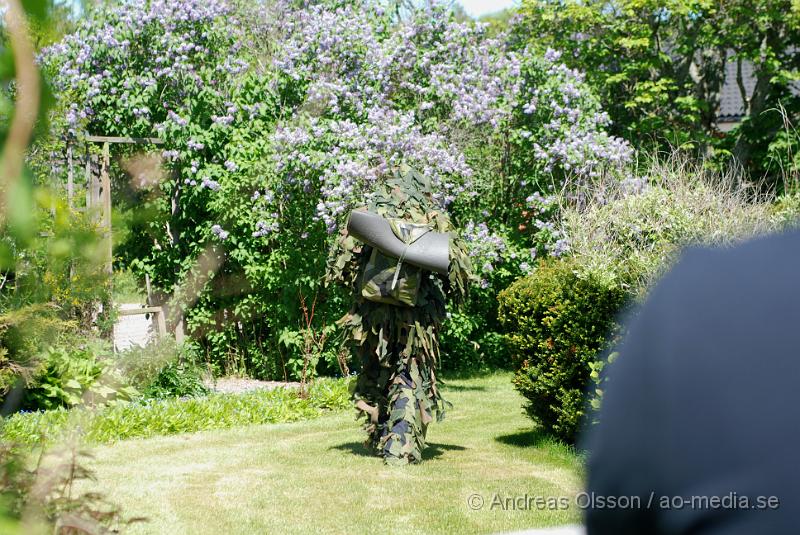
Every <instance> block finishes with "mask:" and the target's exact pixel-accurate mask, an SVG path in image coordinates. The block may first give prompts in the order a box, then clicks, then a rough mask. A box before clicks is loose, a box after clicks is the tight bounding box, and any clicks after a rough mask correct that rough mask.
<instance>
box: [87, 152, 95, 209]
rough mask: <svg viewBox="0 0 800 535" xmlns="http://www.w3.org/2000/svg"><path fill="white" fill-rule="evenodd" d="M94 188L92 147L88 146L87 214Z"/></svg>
mask: <svg viewBox="0 0 800 535" xmlns="http://www.w3.org/2000/svg"><path fill="white" fill-rule="evenodd" d="M92 188H94V179H93V178H92V149H91V148H90V147H89V146H87V147H86V214H87V215H88V214H89V210H90V209H91V207H92Z"/></svg>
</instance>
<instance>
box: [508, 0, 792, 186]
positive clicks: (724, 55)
mask: <svg viewBox="0 0 800 535" xmlns="http://www.w3.org/2000/svg"><path fill="white" fill-rule="evenodd" d="M520 16H521V23H520V24H519V26H518V27H517V31H516V32H515V40H516V41H517V43H518V45H519V46H523V45H524V46H531V47H536V48H539V49H540V50H541V49H544V48H546V47H553V48H556V49H559V50H563V51H564V61H565V62H566V63H568V64H569V65H572V66H574V67H576V68H579V69H580V70H582V71H585V72H586V74H587V81H588V83H589V84H590V85H591V86H592V87H593V88H594V89H595V90H596V91H597V93H598V94H599V96H600V100H601V102H603V104H604V107H605V109H606V110H607V111H608V113H609V115H610V116H611V119H612V121H613V123H614V125H613V126H612V128H611V131H612V132H613V133H616V134H618V135H621V136H623V137H625V138H626V139H629V140H637V141H640V140H642V139H647V138H649V139H651V140H652V141H654V142H656V143H658V144H662V145H663V144H664V143H669V144H672V145H679V146H680V145H684V144H687V143H688V144H690V145H691V146H694V147H697V148H699V149H704V148H706V147H707V146H708V145H709V144H710V145H713V146H714V147H716V148H717V149H718V150H717V154H718V155H723V156H724V155H727V154H733V155H734V156H735V157H736V158H737V159H738V161H739V162H740V163H742V164H743V165H745V166H747V167H748V168H749V169H750V170H752V171H754V172H756V173H762V172H764V171H767V170H770V169H772V168H771V167H770V165H771V163H770V161H769V159H768V154H770V155H771V156H772V157H773V158H774V157H775V156H776V153H775V150H773V151H769V149H768V148H769V145H770V143H772V142H774V141H775V140H776V136H777V135H778V133H779V131H780V129H781V125H782V122H781V120H780V119H781V117H780V115H779V114H777V113H775V109H776V108H778V107H782V108H783V109H785V110H786V112H787V114H788V115H787V117H788V118H789V119H790V120H791V121H793V122H796V120H797V118H798V112H800V104H799V103H798V99H797V97H796V96H793V95H792V94H791V92H790V85H791V83H792V82H793V81H796V80H798V68H799V67H800V49H798V48H797V47H796V46H795V45H796V43H798V42H800V41H799V40H800V24H798V21H799V20H800V19H799V18H798V3H797V2H796V1H792V0H758V1H756V2H753V1H749V0H748V1H745V0H734V1H731V2H724V3H720V2H714V1H711V0H612V1H608V0H587V1H578V0H564V1H561V0H559V1H553V0H525V1H524V2H523V4H522V7H521V8H520ZM728 62H735V63H736V65H737V67H738V70H739V73H741V65H742V63H743V62H750V63H751V64H752V65H753V70H754V77H755V87H754V88H753V89H752V91H747V90H746V87H745V84H744V82H743V79H742V77H741V75H739V76H737V80H735V81H734V82H735V83H736V84H737V85H738V87H739V88H740V90H741V92H742V96H743V99H744V100H745V102H746V109H745V110H744V112H745V113H746V114H747V118H746V119H745V121H744V122H743V124H742V126H741V128H738V129H736V130H735V131H733V132H732V133H730V134H729V135H727V136H725V135H723V134H721V133H720V132H718V131H717V130H716V117H717V110H718V107H719V101H720V92H721V89H722V87H723V84H724V83H725V68H726V64H727V63H728ZM730 82H731V81H729V83H730Z"/></svg>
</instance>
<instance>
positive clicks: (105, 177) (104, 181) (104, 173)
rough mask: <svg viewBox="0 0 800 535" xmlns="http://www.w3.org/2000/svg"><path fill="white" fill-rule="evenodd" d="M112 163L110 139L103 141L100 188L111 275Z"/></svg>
mask: <svg viewBox="0 0 800 535" xmlns="http://www.w3.org/2000/svg"><path fill="white" fill-rule="evenodd" d="M110 165H111V158H110V155H109V149H108V141H106V142H104V143H103V163H102V166H101V167H100V188H101V190H100V191H101V194H100V195H101V199H102V203H103V204H102V206H103V215H102V219H101V221H102V225H103V228H104V232H105V237H106V242H107V243H106V271H107V272H108V274H109V275H111V274H112V273H113V272H114V253H113V250H112V248H113V239H112V237H111V177H110V175H109V172H108V168H109V166H110Z"/></svg>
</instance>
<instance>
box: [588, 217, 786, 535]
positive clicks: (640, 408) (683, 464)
mask: <svg viewBox="0 0 800 535" xmlns="http://www.w3.org/2000/svg"><path fill="white" fill-rule="evenodd" d="M607 370H608V381H607V386H606V389H605V398H604V400H603V407H602V409H601V413H600V421H599V423H598V424H597V425H596V426H594V427H593V428H591V429H590V431H589V433H588V437H587V439H586V441H585V442H584V444H585V446H586V447H587V448H588V449H589V450H590V453H589V463H588V492H589V493H594V495H595V496H596V497H601V498H605V497H609V496H611V497H630V496H636V497H639V498H638V500H639V501H638V504H639V505H640V506H639V507H629V508H619V507H617V508H611V507H607V508H603V507H595V508H593V509H589V510H587V513H586V523H587V528H588V532H589V534H590V535H591V534H613V535H622V534H626V533H641V534H654V535H656V534H684V533H685V534H689V533H692V534H723V533H724V534H747V535H756V534H772V533H775V534H782V533H792V534H797V533H800V233H798V232H793V233H789V234H784V235H779V236H771V237H767V238H760V239H757V240H754V241H751V242H748V243H745V244H743V245H740V246H737V247H734V248H731V249H721V250H690V251H689V252H687V253H686V254H685V255H684V257H683V259H682V260H681V261H680V262H679V264H678V265H677V267H676V268H675V269H674V270H673V271H672V272H671V273H670V274H669V275H667V276H666V277H665V278H664V279H663V280H662V281H661V282H660V283H659V284H658V285H657V286H656V288H655V289H654V290H653V292H652V294H651V296H650V298H649V299H648V302H647V303H646V304H645V306H644V307H643V308H642V309H641V310H640V311H639V313H638V314H637V315H636V317H635V319H634V320H633V321H632V323H631V325H630V330H629V333H628V336H627V338H626V340H625V342H623V344H622V346H621V348H620V354H619V358H618V359H617V360H616V361H615V362H613V363H612V364H611V365H609V366H608V367H607ZM590 495H591V494H590ZM665 500H669V503H667V502H665ZM606 501H608V500H606ZM621 501H622V502H623V503H624V501H625V499H623V500H621ZM628 501H631V502H632V503H633V504H634V505H635V504H636V503H637V502H636V500H628ZM595 502H598V500H597V499H595ZM745 502H746V503H745ZM667 506H669V507H667Z"/></svg>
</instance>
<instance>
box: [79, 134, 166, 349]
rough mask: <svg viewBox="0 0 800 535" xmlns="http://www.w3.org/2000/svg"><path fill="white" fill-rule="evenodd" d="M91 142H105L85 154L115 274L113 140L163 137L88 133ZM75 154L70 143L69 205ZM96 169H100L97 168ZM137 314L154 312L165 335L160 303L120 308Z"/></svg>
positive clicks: (142, 141)
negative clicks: (95, 153) (98, 147)
mask: <svg viewBox="0 0 800 535" xmlns="http://www.w3.org/2000/svg"><path fill="white" fill-rule="evenodd" d="M84 139H85V140H86V141H87V142H88V143H100V144H102V150H101V153H100V155H99V157H98V156H97V155H94V154H92V152H91V151H88V150H87V155H86V162H85V164H86V210H87V213H88V212H91V211H92V210H94V209H96V208H99V210H98V216H97V217H98V222H99V223H100V226H101V228H102V229H103V231H102V232H103V240H104V242H105V243H104V248H105V261H104V263H105V269H106V272H107V273H108V275H109V276H111V275H112V274H113V271H114V268H113V263H114V251H113V239H112V228H111V208H112V205H111V175H110V167H111V150H110V146H111V144H117V143H119V144H134V145H163V143H164V141H163V140H161V139H159V138H155V137H117V136H86V137H85V138H84ZM73 166H74V155H73V149H72V146H68V147H67V199H68V203H69V205H70V207H72V205H73V201H74V196H75V182H74V178H75V177H74V170H73ZM95 171H97V172H95ZM147 289H148V291H147V297H148V303H147V304H148V305H151V304H152V303H150V281H149V280H147ZM134 314H154V315H155V316H156V324H157V326H158V333H159V336H162V337H163V336H165V335H166V331H167V329H166V321H165V318H164V310H163V308H162V307H160V306H147V307H144V308H139V309H132V310H124V311H120V315H122V316H129V315H134Z"/></svg>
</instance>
